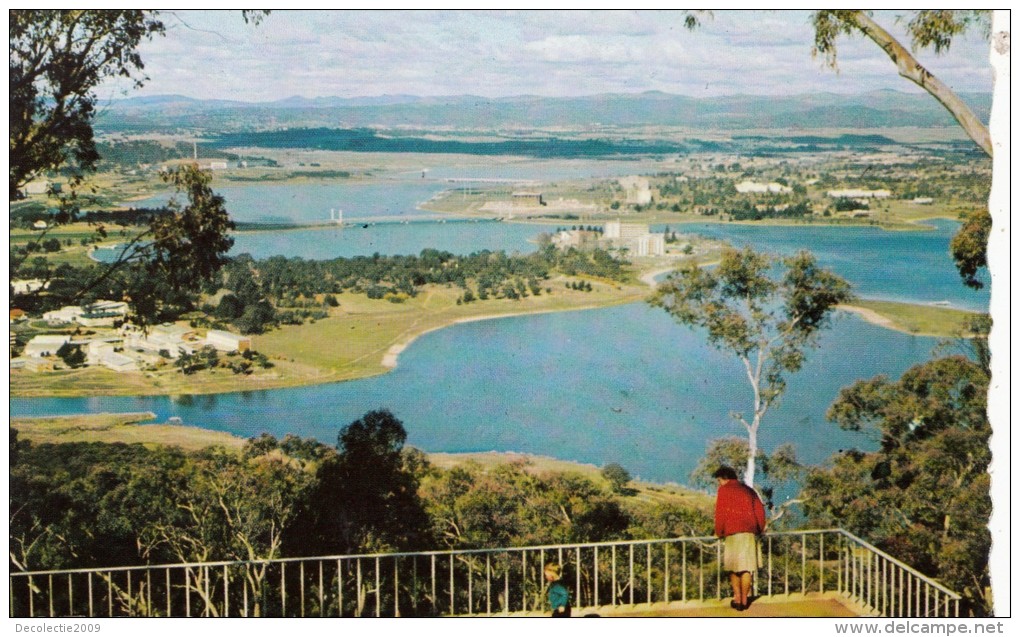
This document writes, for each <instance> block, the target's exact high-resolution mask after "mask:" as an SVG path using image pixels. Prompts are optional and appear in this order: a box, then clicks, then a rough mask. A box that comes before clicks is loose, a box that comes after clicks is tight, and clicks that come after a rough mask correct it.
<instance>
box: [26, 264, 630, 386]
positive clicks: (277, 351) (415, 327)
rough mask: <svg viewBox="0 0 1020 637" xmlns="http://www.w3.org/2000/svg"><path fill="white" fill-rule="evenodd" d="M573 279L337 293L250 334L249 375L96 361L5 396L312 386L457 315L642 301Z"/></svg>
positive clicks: (341, 376)
mask: <svg viewBox="0 0 1020 637" xmlns="http://www.w3.org/2000/svg"><path fill="white" fill-rule="evenodd" d="M568 280H577V277H570V278H566V277H557V278H553V279H551V280H550V281H547V282H546V286H548V288H549V289H550V290H552V292H551V293H547V292H546V291H545V290H543V291H542V294H541V295H540V296H537V297H536V296H529V297H527V298H524V299H520V300H516V301H514V300H508V299H492V300H488V301H476V302H474V303H469V304H464V305H457V297H458V296H460V294H461V290H460V289H459V288H454V287H449V288H447V287H440V286H431V287H426V288H425V289H424V290H423V291H422V293H421V294H419V295H418V296H417V297H415V298H412V299H407V300H406V301H404V302H403V303H392V302H390V301H388V300H383V299H369V298H368V297H367V296H365V295H363V294H350V293H348V294H343V295H340V297H339V300H340V307H339V308H335V309H333V310H332V311H331V316H330V317H329V318H326V319H322V320H319V321H316V322H314V323H311V322H309V323H306V324H304V325H299V326H285V327H283V328H281V329H278V330H274V331H272V332H269V333H267V334H262V335H258V336H255V337H254V341H253V342H254V348H255V349H256V350H258V351H259V352H262V353H263V354H266V355H267V356H268V357H269V358H270V360H271V361H272V363H273V367H272V368H270V369H257V370H256V371H255V372H254V373H253V374H251V375H249V376H240V375H236V374H234V373H232V372H231V371H230V370H227V369H222V368H217V369H212V370H203V371H200V372H197V373H195V374H192V375H189V376H185V375H183V374H182V373H181V372H180V371H179V370H177V369H176V368H174V367H173V366H172V365H168V366H166V367H163V368H161V369H158V370H155V371H147V372H142V373H126V374H122V373H116V372H113V371H111V370H108V369H105V368H100V367H96V368H93V367H89V368H83V369H77V370H60V371H56V372H43V373H35V372H28V371H25V370H13V371H12V372H11V375H10V391H11V395H13V396H81V395H107V396H133V395H164V394H169V395H179V394H211V393H220V392H231V391H249V390H260V389H273V388H279V387H293V386H297V385H313V384H318V383H326V382H336V381H342V380H351V379H355V378H363V377H366V376H373V375H377V374H382V373H385V372H386V371H388V370H389V369H390V368H392V367H393V366H394V365H395V364H396V357H397V355H398V354H399V353H400V351H402V350H403V349H404V348H405V347H407V345H409V344H410V343H411V342H412V341H413V340H414V339H415V338H417V337H418V336H420V335H421V334H424V333H426V332H429V331H432V330H435V329H440V328H442V327H446V326H448V325H452V324H454V323H457V322H461V321H470V320H480V319H484V318H489V317H497V316H511V315H519V314H529V313H538V312H562V311H568V310H581V309H589V308H594V307H605V306H610V305H617V304H621V303H632V302H636V301H640V300H642V299H643V298H644V297H645V296H646V295H647V294H648V291H649V290H648V287H647V286H645V285H640V284H636V285H619V284H616V283H610V282H605V281H598V280H591V284H592V288H593V290H592V292H579V291H574V290H568V289H566V288H565V287H564V283H565V282H566V281H568Z"/></svg>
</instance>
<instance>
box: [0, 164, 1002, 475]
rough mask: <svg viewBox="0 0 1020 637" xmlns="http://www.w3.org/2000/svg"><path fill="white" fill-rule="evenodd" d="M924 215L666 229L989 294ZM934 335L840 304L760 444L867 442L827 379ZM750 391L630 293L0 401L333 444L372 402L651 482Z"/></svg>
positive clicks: (289, 200) (590, 169) (247, 193)
mask: <svg viewBox="0 0 1020 637" xmlns="http://www.w3.org/2000/svg"><path fill="white" fill-rule="evenodd" d="M543 171H544V172H543ZM555 171H559V172H555ZM635 172H637V164H635V163H634V162H593V161H591V160H583V161H578V162H569V161H560V162H530V163H529V162H521V163H520V164H519V165H516V166H515V168H513V169H512V171H510V172H508V168H507V167H506V166H496V167H493V166H484V165H481V164H471V163H470V162H469V163H467V164H464V165H453V164H451V165H444V166H436V167H432V168H430V172H429V175H430V176H433V177H438V176H443V177H445V178H452V177H469V178H475V179H490V178H514V179H535V178H544V179H549V178H572V177H583V176H587V175H600V176H607V175H614V174H633V173H635ZM448 187H451V184H449V183H448V182H444V181H442V180H441V179H431V180H430V179H426V180H421V179H420V178H415V177H414V176H413V175H412V176H405V177H403V178H402V179H401V178H396V177H393V178H392V179H390V180H380V181H374V182H370V183H366V182H343V181H339V182H331V183H323V184H307V185H301V186H295V185H263V184H252V185H244V186H227V187H223V188H220V187H217V190H218V191H219V192H221V193H223V194H224V195H225V196H226V198H227V202H228V209H229V210H230V212H231V214H232V215H233V216H234V217H235V218H236V219H238V220H240V221H281V220H287V221H295V222H299V223H307V222H316V221H324V220H328V218H329V208H331V207H340V208H343V209H344V213H345V217H347V218H352V217H355V216H361V217H364V218H366V219H369V218H374V219H381V218H383V217H385V218H394V217H396V218H400V217H401V216H407V217H408V218H411V217H415V218H418V217H420V216H421V211H418V210H415V206H416V205H417V203H418V202H420V201H424V200H426V199H428V198H429V197H431V196H433V195H434V194H435V193H436V192H439V191H441V190H443V189H445V188H448ZM164 200H165V199H164ZM156 201H157V200H153V201H152V202H150V203H146V202H135V205H153V204H154V203H156ZM932 226H933V229H932V230H930V231H926V232H886V231H883V230H880V229H876V228H868V227H865V228H840V227H797V226H786V227H763V226H744V225H738V224H684V225H681V226H673V227H672V229H675V230H679V231H681V232H697V233H699V234H703V235H705V236H709V237H713V238H718V239H725V240H728V241H730V242H732V243H734V244H736V245H743V244H745V243H746V244H750V245H753V246H754V247H756V248H758V249H764V250H768V251H772V252H780V253H787V254H788V253H791V252H793V251H795V250H797V249H801V248H807V249H809V250H811V251H813V252H814V253H815V254H816V255H817V256H818V258H819V261H820V262H821V263H822V264H823V265H825V266H827V267H830V268H832V269H833V270H835V271H836V272H837V273H839V274H841V275H842V276H844V277H846V278H847V279H848V280H850V281H851V283H852V284H853V285H854V286H855V290H856V291H857V293H858V294H860V295H861V296H865V297H872V298H885V299H893V300H904V301H913V302H918V303H930V302H936V301H949V302H950V303H951V304H952V305H953V306H956V307H963V308H969V309H986V308H987V305H988V292H987V289H986V290H984V291H981V292H974V291H971V290H969V289H967V288H965V287H964V286H963V285H962V284H961V283H960V280H959V276H958V274H957V273H956V271H955V269H954V268H953V265H952V261H951V259H950V258H949V255H948V244H949V239H950V237H951V236H952V234H953V232H954V231H955V228H956V227H957V226H956V224H955V223H954V222H948V221H933V222H932ZM551 227H552V226H549V227H541V226H533V225H521V224H510V223H495V222H480V223H461V222H458V223H453V222H450V223H425V224H421V223H408V224H406V225H405V224H400V223H397V224H391V223H379V224H377V225H369V227H367V228H361V227H354V228H344V229H333V228H317V229H308V230H291V231H283V232H258V233H241V234H238V235H237V236H236V243H235V246H234V249H233V250H232V252H233V253H235V254H238V253H242V252H248V253H250V254H252V255H253V256H256V257H259V258H261V257H268V256H272V255H276V254H282V255H285V256H290V257H303V258H311V259H327V258H335V257H338V256H356V255H370V254H373V253H375V252H379V253H381V254H417V253H418V252H420V251H421V250H422V249H423V248H427V247H431V248H438V249H442V250H449V251H451V252H454V253H461V254H465V253H470V252H475V251H478V250H482V249H490V250H498V249H502V250H506V251H508V252H515V251H517V252H528V251H531V250H533V249H534V245H533V244H532V243H530V242H529V240H530V239H532V238H533V237H534V236H535V235H536V234H537V233H538V232H541V231H543V230H549V229H551ZM660 229H661V228H660ZM936 344H937V341H936V340H935V339H930V338H923V337H914V336H910V335H906V334H900V333H897V332H892V331H889V330H885V329H881V328H878V327H875V326H873V325H870V324H867V323H865V322H863V321H862V320H860V319H858V318H856V317H854V316H851V315H846V314H839V315H838V316H837V320H836V321H835V322H834V325H833V328H832V329H831V330H830V331H827V332H825V334H824V335H823V338H822V342H821V347H820V348H819V349H818V350H816V351H813V352H811V353H810V354H809V357H808V362H807V364H806V365H805V368H804V369H803V370H802V371H801V372H800V373H799V374H796V375H795V376H793V377H792V378H791V379H790V383H789V387H788V390H787V393H786V394H785V395H784V397H783V401H782V404H781V405H780V406H778V407H777V408H775V409H774V410H773V411H772V412H770V413H769V414H768V416H767V417H766V424H765V425H764V426H763V429H762V431H761V434H760V441H761V443H762V446H763V447H764V448H766V449H771V448H774V447H775V446H776V445H778V444H781V443H783V442H792V443H794V444H795V445H796V447H797V449H798V453H799V454H800V456H801V458H802V459H803V460H804V461H807V462H811V463H817V462H821V461H822V460H824V459H825V458H827V457H828V456H830V455H831V454H832V453H833V452H835V451H837V450H838V449H843V448H848V447H851V446H858V447H862V448H871V447H873V445H874V441H872V440H870V439H869V438H868V437H867V436H866V435H864V434H852V433H848V432H842V431H840V430H839V429H838V428H836V427H835V426H834V425H832V424H829V423H827V422H826V421H825V419H824V414H825V410H826V408H827V407H828V405H829V404H830V403H831V402H832V400H833V399H834V398H835V396H836V395H837V393H838V391H839V388H841V387H843V386H846V385H848V384H850V383H852V382H853V381H855V380H857V379H859V378H868V377H871V376H874V375H877V374H886V375H888V376H890V377H893V378H895V377H898V376H899V375H900V374H901V373H902V372H903V371H904V370H906V369H907V368H908V367H910V366H911V365H913V364H916V363H919V362H921V361H923V360H926V359H927V358H928V357H929V354H930V352H931V350H932V348H933V347H934V346H935V345H936ZM255 345H256V348H257V346H258V342H257V338H256V343H255ZM338 347H342V343H340V344H338ZM749 397H750V389H749V386H748V384H747V381H746V377H745V376H744V371H743V369H742V368H740V367H739V365H738V363H737V362H736V361H735V360H734V359H733V358H732V357H730V356H727V355H725V354H722V353H720V352H718V351H716V350H714V349H712V348H710V347H708V346H706V345H705V344H704V338H703V337H702V336H701V335H699V334H698V333H696V332H694V331H692V330H690V329H688V328H684V327H681V326H678V325H676V324H675V323H674V322H673V321H672V319H670V318H669V317H668V316H667V315H666V314H665V313H664V312H663V311H661V310H655V309H652V308H649V307H647V306H645V305H643V304H633V305H628V306H623V307H615V308H606V309H599V310H591V311H584V312H571V313H563V314H548V315H539V316H527V317H515V318H508V319H499V320H493V321H484V322H477V323H469V324H462V325H457V326H453V327H450V328H447V329H444V330H440V331H438V332H433V333H430V334H427V335H425V336H423V337H422V338H420V339H419V340H418V341H416V342H415V343H414V344H413V345H412V346H411V347H409V348H408V349H407V350H406V351H404V352H403V354H401V357H400V364H399V366H398V367H397V368H396V369H395V370H394V371H392V372H391V373H389V374H386V375H383V376H378V377H374V378H369V379H364V380H359V381H352V382H347V383H337V384H329V385H318V386H312V387H303V388H293V389H280V390H268V391H258V392H245V393H235V394H219V395H208V396H179V397H166V396H163V397H127V398H123V397H83V398H49V399H23V398H13V399H11V401H10V413H11V415H12V416H25V415H45V414H71V413H82V412H103V411H140V410H143V411H153V412H155V413H156V414H157V420H158V421H165V420H166V419H167V418H169V417H171V416H177V417H180V418H181V419H182V420H183V421H184V422H186V423H189V424H194V425H199V426H203V427H208V428H212V429H218V430H223V431H229V432H232V433H235V434H238V435H242V436H251V435H256V434H258V433H261V432H263V431H268V432H270V433H273V434H275V435H277V436H282V435H284V434H286V433H294V434H297V435H301V436H314V437H316V438H318V439H320V440H323V441H324V442H328V443H333V442H335V440H336V434H337V432H338V430H339V429H340V428H341V427H342V426H344V425H345V424H347V423H349V422H351V421H352V420H354V419H356V418H358V417H360V416H361V415H362V414H364V413H365V412H366V411H369V410H371V409H377V408H382V407H385V408H388V409H390V410H392V411H393V412H394V413H395V414H396V415H397V417H399V418H401V419H402V420H403V421H404V423H405V425H406V427H407V430H408V442H409V444H412V445H415V446H418V447H420V448H422V449H424V450H427V451H449V452H456V451H487V450H501V451H523V452H530V453H537V454H544V455H550V456H555V457H559V458H564V459H570V460H577V461H582V462H590V463H594V464H599V465H601V464H605V463H608V462H620V463H621V464H623V465H624V466H625V467H627V469H628V470H630V471H631V472H632V473H633V474H635V475H639V476H641V477H643V478H646V479H651V480H659V481H678V482H685V481H686V480H687V476H688V475H689V473H690V471H691V470H692V469H693V468H694V466H695V464H696V463H697V460H698V459H699V458H700V457H701V456H702V455H703V453H704V451H705V448H706V445H707V444H708V442H709V441H710V440H711V439H713V438H716V437H720V436H726V435H736V436H739V435H742V434H743V430H742V428H741V427H740V426H739V425H738V424H736V423H735V422H734V421H733V420H732V419H731V418H730V417H729V415H728V414H729V413H730V412H731V411H734V410H741V409H745V408H746V407H747V405H748V403H749Z"/></svg>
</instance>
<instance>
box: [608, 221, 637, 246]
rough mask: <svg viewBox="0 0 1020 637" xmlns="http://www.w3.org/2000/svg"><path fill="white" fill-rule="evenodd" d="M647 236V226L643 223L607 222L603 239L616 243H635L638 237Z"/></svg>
mask: <svg viewBox="0 0 1020 637" xmlns="http://www.w3.org/2000/svg"><path fill="white" fill-rule="evenodd" d="M646 234H648V225H647V224H643V223H622V222H620V221H619V220H616V221H607V222H606V227H605V234H603V235H602V236H603V238H605V239H611V240H616V241H635V240H636V239H637V238H638V237H643V236H644V235H646Z"/></svg>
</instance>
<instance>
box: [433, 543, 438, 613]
mask: <svg viewBox="0 0 1020 637" xmlns="http://www.w3.org/2000/svg"><path fill="white" fill-rule="evenodd" d="M438 599H439V598H438V597H437V595H436V555H435V553H433V554H432V612H434V613H435V612H438V610H437V609H438V608H439V602H438Z"/></svg>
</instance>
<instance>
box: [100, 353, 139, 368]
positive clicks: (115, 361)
mask: <svg viewBox="0 0 1020 637" xmlns="http://www.w3.org/2000/svg"><path fill="white" fill-rule="evenodd" d="M96 363H98V364H99V365H102V366H103V367H106V368H107V369H112V370H113V371H115V372H137V371H138V370H139V367H138V362H137V361H136V360H135V359H133V358H131V357H129V356H125V355H123V354H120V353H118V352H114V351H113V350H110V351H104V352H103V353H102V354H100V355H99V356H98V357H97V360H96ZM93 364H95V363H93Z"/></svg>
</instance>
